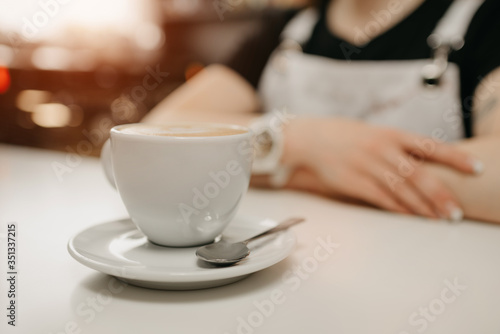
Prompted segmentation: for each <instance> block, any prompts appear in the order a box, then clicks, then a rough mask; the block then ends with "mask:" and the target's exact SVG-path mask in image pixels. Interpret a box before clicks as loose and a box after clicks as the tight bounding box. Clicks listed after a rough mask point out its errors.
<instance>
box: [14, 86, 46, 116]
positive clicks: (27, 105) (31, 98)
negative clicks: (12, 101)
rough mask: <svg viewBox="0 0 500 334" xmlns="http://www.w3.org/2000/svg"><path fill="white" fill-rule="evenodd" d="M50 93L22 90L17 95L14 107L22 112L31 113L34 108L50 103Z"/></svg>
mask: <svg viewBox="0 0 500 334" xmlns="http://www.w3.org/2000/svg"><path fill="white" fill-rule="evenodd" d="M50 97H51V94H50V92H47V91H44V90H33V89H28V90H23V91H21V92H20V93H19V94H17V98H16V107H17V108H18V109H20V110H23V111H28V112H33V111H34V110H35V107H36V106H37V105H39V104H42V103H47V102H49V101H50Z"/></svg>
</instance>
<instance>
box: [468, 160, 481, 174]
mask: <svg viewBox="0 0 500 334" xmlns="http://www.w3.org/2000/svg"><path fill="white" fill-rule="evenodd" d="M470 164H471V165H472V169H473V170H474V174H476V175H479V174H481V173H482V172H483V171H484V164H483V162H482V161H481V160H479V159H471V162H470Z"/></svg>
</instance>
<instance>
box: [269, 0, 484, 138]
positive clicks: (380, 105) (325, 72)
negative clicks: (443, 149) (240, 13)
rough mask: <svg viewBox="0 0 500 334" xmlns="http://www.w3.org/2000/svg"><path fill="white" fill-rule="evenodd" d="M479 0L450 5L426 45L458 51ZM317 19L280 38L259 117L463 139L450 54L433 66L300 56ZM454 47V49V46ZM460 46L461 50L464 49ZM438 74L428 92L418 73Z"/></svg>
mask: <svg viewBox="0 0 500 334" xmlns="http://www.w3.org/2000/svg"><path fill="white" fill-rule="evenodd" d="M481 3H482V1H474V0H456V1H455V2H454V3H453V4H452V5H451V6H450V8H449V9H448V11H447V13H446V15H445V16H444V17H443V18H442V20H441V21H440V22H439V24H438V26H437V28H436V30H435V31H434V33H433V35H432V37H433V38H432V39H431V38H430V39H429V40H432V41H434V42H436V40H437V41H438V43H437V45H438V46H441V47H448V46H450V45H451V44H453V43H455V44H457V41H460V38H461V39H462V41H463V36H464V35H465V32H466V30H467V27H468V23H469V22H470V20H471V19H472V16H473V15H474V13H475V12H476V10H477V8H478V7H479V5H480V4H481ZM317 19H318V13H317V12H316V11H315V10H314V9H307V10H305V11H303V12H301V13H299V14H298V15H297V16H296V17H295V18H294V19H292V21H290V23H289V24H288V25H287V27H286V28H285V30H284V31H283V34H282V36H283V37H284V41H283V43H282V45H281V46H280V47H279V48H278V49H277V50H275V51H274V53H273V54H272V56H271V58H270V60H269V62H268V64H267V65H266V68H265V69H264V72H263V75H262V78H261V82H260V84H259V93H260V95H261V98H262V101H263V105H264V110H273V109H283V108H286V110H287V111H288V112H290V113H293V114H296V115H310V116H333V117H343V118H353V119H359V120H363V121H366V122H368V123H371V124H377V125H381V126H389V127H394V128H399V129H402V130H406V131H410V132H414V133H419V134H422V135H426V136H432V137H436V136H437V137H439V138H440V139H442V140H446V141H454V140H458V139H460V138H463V137H464V127H463V116H462V104H461V102H460V72H459V68H458V66H457V65H456V64H453V63H448V62H447V57H448V54H449V51H450V50H451V48H450V49H446V50H447V51H446V50H445V51H444V52H445V58H444V59H443V54H444V53H443V52H442V51H443V49H438V48H435V50H437V52H435V54H437V56H435V57H434V58H433V59H423V60H401V61H352V62H351V61H345V60H337V59H330V58H325V57H321V56H316V55H309V54H304V53H302V51H301V48H300V45H303V44H304V43H305V42H306V41H307V40H308V39H309V37H310V35H311V33H312V30H313V28H314V25H315V24H316V22H317ZM458 44H460V43H458ZM462 45H463V43H462ZM429 64H437V65H436V66H437V67H440V68H441V69H442V71H441V72H442V73H440V74H439V84H437V85H432V86H429V85H426V84H424V80H423V70H424V68H425V67H426V66H427V67H428V66H429Z"/></svg>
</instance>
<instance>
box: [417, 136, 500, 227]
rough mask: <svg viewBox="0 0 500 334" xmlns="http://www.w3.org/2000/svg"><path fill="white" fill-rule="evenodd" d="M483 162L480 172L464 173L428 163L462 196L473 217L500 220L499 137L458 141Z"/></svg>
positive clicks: (429, 168)
mask: <svg viewBox="0 0 500 334" xmlns="http://www.w3.org/2000/svg"><path fill="white" fill-rule="evenodd" d="M457 146H458V147H460V148H461V149H463V150H464V151H466V152H469V153H471V154H473V155H474V156H476V157H477V158H479V159H480V160H481V161H482V162H483V164H484V171H483V172H482V173H481V174H480V175H465V174H462V173H460V172H457V171H454V170H452V169H450V168H447V167H444V166H441V165H436V164H426V165H425V166H424V168H426V169H428V170H429V171H430V172H432V173H434V174H436V175H437V176H438V177H440V178H441V179H442V180H443V181H444V182H445V183H446V185H447V186H448V187H449V188H450V189H451V190H452V191H453V192H454V194H455V195H456V196H457V198H458V199H459V201H460V203H461V205H462V208H463V210H464V213H465V217H467V218H470V219H477V220H484V221H490V222H496V223H500V137H493V136H492V137H478V138H474V139H470V140H465V141H462V142H460V143H458V144H457Z"/></svg>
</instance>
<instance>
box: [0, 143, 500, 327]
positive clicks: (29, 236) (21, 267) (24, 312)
mask: <svg viewBox="0 0 500 334" xmlns="http://www.w3.org/2000/svg"><path fill="white" fill-rule="evenodd" d="M67 157H68V156H67V154H65V153H61V152H52V151H46V150H37V149H30V148H22V147H16V146H8V145H0V238H1V249H0V269H1V271H2V275H1V277H2V279H1V280H0V282H1V283H0V288H1V289H0V293H1V296H0V305H2V310H4V311H2V314H1V317H0V319H2V320H1V322H2V323H1V325H0V328H1V330H0V332H2V333H6V332H7V333H30V334H31V333H33V334H35V333H43V334H45V333H47V334H49V333H53V334H55V333H94V334H97V333H122V334H126V333H160V332H161V333H204V334H212V333H214V334H215V333H217V334H226V333H227V334H233V333H245V334H248V333H273V334H275V333H287V334H289V333H290V334H291V333H300V334H303V333H311V334H318V333H319V334H322V333H335V334H342V333H353V334H354V333H381V334H382V333H383V334H392V333H394V334H403V333H429V334H431V333H439V334H446V333H453V334H459V333H464V334H471V333H480V334H487V333H500V320H499V319H500V318H499V314H500V261H499V257H500V226H495V225H490V224H484V223H480V222H469V221H467V222H463V223H459V224H450V223H447V222H436V221H429V220H425V219H420V218H416V217H415V218H414V217H406V216H400V215H395V214H391V213H385V212H381V211H377V210H371V209H366V208H359V207H355V206H349V205H345V204H340V203H337V202H334V201H331V200H328V199H324V198H319V197H316V196H313V195H308V194H303V193H296V192H281V191H280V192H275V191H262V190H251V191H250V192H249V193H248V194H247V195H246V197H245V198H244V200H243V203H242V207H241V209H240V214H241V215H259V216H263V217H270V218H273V219H281V218H285V217H288V216H294V215H300V216H305V217H306V218H307V219H308V222H307V224H302V225H300V226H297V227H295V228H294V231H295V233H296V234H297V237H298V244H297V247H296V249H295V251H294V252H293V253H292V254H291V256H290V257H288V258H287V259H286V260H284V261H282V262H280V263H279V264H277V265H275V266H273V267H271V268H268V269H266V270H263V271H261V272H258V273H255V274H253V275H251V276H250V277H248V278H246V279H245V280H242V281H240V282H237V283H234V284H231V285H227V286H223V287H219V288H214V289H207V290H198V291H158V290H149V289H143V288H138V287H134V286H124V287H123V286H122V289H121V291H117V290H120V289H119V287H120V286H119V284H120V283H118V282H116V281H114V279H113V278H112V277H110V276H107V275H104V274H101V273H99V272H96V271H94V270H92V269H89V268H87V267H85V266H83V265H81V264H80V263H78V262H76V261H75V260H74V259H73V258H72V257H71V256H70V255H69V254H68V252H67V250H66V245H67V241H68V239H69V238H70V237H72V236H73V235H75V234H76V233H78V232H79V231H81V230H83V229H85V228H87V227H89V226H92V225H95V224H99V223H102V222H106V221H111V220H114V219H119V218H123V217H125V216H127V214H126V211H125V209H124V207H123V205H122V204H121V201H120V198H119V195H118V194H117V193H116V192H115V191H114V189H112V188H111V186H109V184H108V183H107V181H106V180H105V178H104V175H103V173H102V171H101V167H100V164H99V161H98V159H95V158H83V159H82V161H81V162H80V163H78V165H77V166H74V168H72V171H71V172H70V173H66V174H64V175H63V177H62V181H59V180H58V178H57V176H56V173H55V172H54V170H53V168H52V164H53V162H60V163H65V159H66V158H67ZM10 222H15V223H17V228H18V238H17V239H18V240H17V243H18V287H17V290H18V299H17V304H18V309H17V326H16V327H15V328H13V327H11V326H8V325H7V320H8V319H7V317H6V313H7V311H6V308H5V307H4V306H6V305H7V296H6V289H5V288H6V284H7V282H6V278H4V277H6V276H7V275H6V272H7V268H6V257H5V255H6V233H7V224H8V223H10ZM318 238H322V239H323V240H328V238H330V239H331V240H332V241H333V242H335V243H338V244H340V246H338V248H337V249H335V251H334V252H333V253H332V254H331V255H329V256H325V254H326V253H324V252H322V253H317V254H316V253H315V250H316V249H317V247H318V245H319V241H318V240H319V239H318ZM319 255H321V256H320V257H318V256H319ZM319 260H321V261H319ZM315 264H317V266H315ZM294 268H295V270H296V271H295V272H290V270H294ZM283 275H285V276H283ZM446 280H448V282H449V283H453V282H454V281H455V280H456V281H457V282H458V284H459V285H461V286H462V287H461V289H462V290H458V292H455V293H453V292H452V291H448V290H446V289H447V283H445V281H446ZM110 284H111V286H114V287H118V288H116V289H112V290H113V291H114V293H111V294H110V288H109V286H110ZM113 284H114V285H113ZM100 293H101V295H99V294H100ZM276 293H281V294H282V296H281V298H280V299H279V303H276V302H275V303H273V302H270V301H269V302H267V303H266V302H263V301H264V300H270V298H271V297H272V296H274V294H276ZM110 295H111V297H109V296H110ZM106 296H108V298H104V297H106ZM259 303H260V304H261V305H267V306H268V308H267V309H265V312H264V311H261V310H259V308H258V307H257V306H256V305H258V304H259ZM270 304H271V305H272V307H271V306H269V305H270ZM429 307H430V309H429ZM424 308H426V309H428V310H429V311H428V313H427V314H428V315H427V318H426V317H425V315H423V313H420V312H426V310H425V309H424ZM264 313H266V314H264ZM243 323H244V325H242V324H243ZM5 330H6V331H5Z"/></svg>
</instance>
